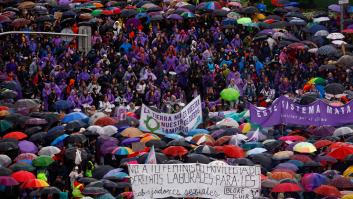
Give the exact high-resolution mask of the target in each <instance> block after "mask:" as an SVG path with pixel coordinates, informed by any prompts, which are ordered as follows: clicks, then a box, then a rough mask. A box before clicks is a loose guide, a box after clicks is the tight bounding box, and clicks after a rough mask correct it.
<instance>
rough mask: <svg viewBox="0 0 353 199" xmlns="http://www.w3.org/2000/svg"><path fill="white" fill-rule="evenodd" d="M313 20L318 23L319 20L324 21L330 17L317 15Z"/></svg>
mask: <svg viewBox="0 0 353 199" xmlns="http://www.w3.org/2000/svg"><path fill="white" fill-rule="evenodd" d="M313 21H314V22H315V23H320V22H324V21H330V18H328V17H318V18H314V19H313Z"/></svg>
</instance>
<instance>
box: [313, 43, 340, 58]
mask: <svg viewBox="0 0 353 199" xmlns="http://www.w3.org/2000/svg"><path fill="white" fill-rule="evenodd" d="M317 53H318V54H319V55H322V56H331V57H337V55H338V54H339V53H338V50H337V49H336V47H335V46H333V45H325V46H321V47H320V48H319V49H318V50H317Z"/></svg>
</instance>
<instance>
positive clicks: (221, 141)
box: [215, 135, 231, 146]
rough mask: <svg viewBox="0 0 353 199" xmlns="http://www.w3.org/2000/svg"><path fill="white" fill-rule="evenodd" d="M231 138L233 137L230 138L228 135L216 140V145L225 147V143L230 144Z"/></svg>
mask: <svg viewBox="0 0 353 199" xmlns="http://www.w3.org/2000/svg"><path fill="white" fill-rule="evenodd" d="M230 138H231V136H228V135H226V136H222V137H220V138H218V139H217V140H216V142H215V145H216V146H222V145H224V144H225V143H228V142H229V140H230Z"/></svg>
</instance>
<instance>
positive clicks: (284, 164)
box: [276, 163, 299, 171]
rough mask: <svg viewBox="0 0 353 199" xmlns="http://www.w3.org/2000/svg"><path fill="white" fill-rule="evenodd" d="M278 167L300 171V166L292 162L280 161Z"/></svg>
mask: <svg viewBox="0 0 353 199" xmlns="http://www.w3.org/2000/svg"><path fill="white" fill-rule="evenodd" d="M276 169H288V170H292V171H298V170H299V168H298V167H297V166H296V165H295V164H292V163H280V164H278V165H277V166H276Z"/></svg>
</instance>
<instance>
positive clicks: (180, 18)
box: [167, 14, 183, 20]
mask: <svg viewBox="0 0 353 199" xmlns="http://www.w3.org/2000/svg"><path fill="white" fill-rule="evenodd" d="M167 19H174V20H182V19H183V17H182V16H180V15H178V14H171V15H169V16H168V17H167Z"/></svg>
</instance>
